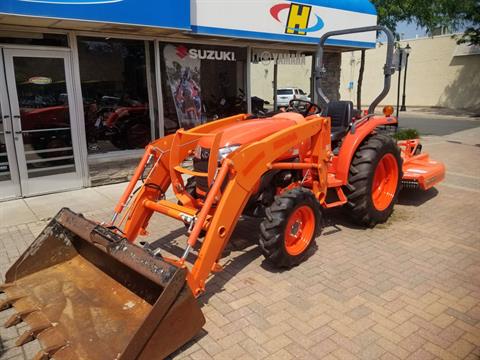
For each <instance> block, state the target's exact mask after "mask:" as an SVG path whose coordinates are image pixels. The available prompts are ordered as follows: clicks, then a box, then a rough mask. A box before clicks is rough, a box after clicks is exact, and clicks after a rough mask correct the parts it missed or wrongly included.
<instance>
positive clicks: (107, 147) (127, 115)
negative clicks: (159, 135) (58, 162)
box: [78, 37, 151, 154]
mask: <svg viewBox="0 0 480 360" xmlns="http://www.w3.org/2000/svg"><path fill="white" fill-rule="evenodd" d="M148 46H149V44H148V42H146V41H141V40H121V39H111V38H96V37H79V38H78V52H79V61H80V78H81V85H82V95H83V103H84V111H85V128H86V136H87V145H88V153H89V154H96V153H105V152H110V151H118V150H127V149H140V148H144V147H145V146H146V145H147V144H148V143H149V142H150V140H151V133H150V125H151V121H150V113H149V103H148V83H147V68H146V56H147V55H146V52H147V50H146V49H148Z"/></svg>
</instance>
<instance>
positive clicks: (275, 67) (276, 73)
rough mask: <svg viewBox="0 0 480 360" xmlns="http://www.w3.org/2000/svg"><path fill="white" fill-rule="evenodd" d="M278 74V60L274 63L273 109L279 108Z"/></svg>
mask: <svg viewBox="0 0 480 360" xmlns="http://www.w3.org/2000/svg"><path fill="white" fill-rule="evenodd" d="M277 75H278V65H277V62H276V61H275V63H274V64H273V111H276V110H277Z"/></svg>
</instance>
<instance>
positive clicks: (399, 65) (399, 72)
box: [396, 49, 403, 119]
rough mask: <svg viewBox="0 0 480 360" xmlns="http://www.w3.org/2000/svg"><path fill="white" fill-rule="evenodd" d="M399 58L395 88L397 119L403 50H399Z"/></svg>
mask: <svg viewBox="0 0 480 360" xmlns="http://www.w3.org/2000/svg"><path fill="white" fill-rule="evenodd" d="M399 51H400V56H399V60H398V88H397V114H396V117H397V119H398V111H399V109H400V85H401V83H402V61H403V50H402V49H399Z"/></svg>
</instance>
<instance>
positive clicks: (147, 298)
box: [0, 26, 445, 360]
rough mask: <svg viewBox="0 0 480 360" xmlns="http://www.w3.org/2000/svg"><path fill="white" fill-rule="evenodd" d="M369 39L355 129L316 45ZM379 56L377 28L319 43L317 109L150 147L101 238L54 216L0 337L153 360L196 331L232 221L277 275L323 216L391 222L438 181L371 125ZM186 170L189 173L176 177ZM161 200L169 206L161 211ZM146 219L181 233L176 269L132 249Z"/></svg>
mask: <svg viewBox="0 0 480 360" xmlns="http://www.w3.org/2000/svg"><path fill="white" fill-rule="evenodd" d="M380 30H381V31H384V32H385V33H386V35H387V38H388V40H389V41H388V50H387V58H386V64H385V68H384V75H385V85H384V89H383V91H382V93H381V94H380V95H379V96H378V97H377V98H376V99H375V100H374V102H373V103H372V105H371V106H370V108H369V111H368V114H366V115H365V116H362V117H356V116H355V114H354V112H353V106H352V103H351V102H348V101H329V100H328V99H327V97H326V96H325V95H324V93H323V91H322V89H321V86H320V83H321V75H322V73H321V69H322V57H323V45H324V43H325V40H326V39H327V38H329V37H331V36H339V35H344V34H347V33H358V32H364V31H380ZM392 53H393V37H392V34H391V33H390V31H389V30H388V29H385V28H383V27H379V26H375V27H367V28H358V29H351V30H345V31H335V32H330V33H327V34H325V35H324V36H323V37H322V39H321V41H320V45H319V48H318V53H317V60H316V79H317V90H316V91H317V97H318V99H319V102H320V103H319V104H318V105H317V104H314V103H311V102H306V101H299V100H293V101H292V102H291V103H290V106H289V107H288V109H287V110H286V111H285V112H278V113H275V114H267V115H265V116H263V117H260V118H259V117H254V116H251V115H248V114H240V115H235V116H231V117H228V118H225V119H221V120H218V121H214V122H210V123H207V124H203V125H201V126H198V127H196V128H193V129H190V130H188V131H185V130H183V129H180V130H178V131H177V132H176V133H175V134H172V135H169V136H167V137H164V138H161V139H158V140H155V141H153V142H152V143H151V144H149V145H148V146H147V147H146V150H145V154H144V156H143V157H142V159H141V161H140V164H139V165H138V168H137V169H136V172H135V174H134V176H133V178H132V179H131V181H130V183H129V184H128V186H127V188H126V189H125V192H124V194H123V196H122V197H121V199H120V201H119V202H118V204H117V206H116V208H115V210H114V215H113V217H112V220H111V222H110V223H109V224H104V223H96V222H94V221H91V220H88V219H86V218H85V217H83V216H82V215H80V214H76V213H74V212H72V211H71V210H69V209H66V208H64V209H62V210H60V212H59V213H58V214H57V215H56V216H55V218H53V219H52V220H51V222H50V223H49V224H48V225H47V227H46V228H45V229H44V230H43V232H42V233H41V234H40V235H39V236H38V238H37V239H36V240H35V241H34V242H33V243H32V244H31V245H30V247H29V248H28V249H27V250H26V251H25V252H24V253H23V254H22V255H21V257H20V258H19V259H18V260H17V262H15V264H13V265H12V266H11V268H10V269H9V270H8V272H7V274H6V283H5V284H3V285H2V286H1V289H2V291H3V292H4V293H5V296H4V300H3V301H2V302H1V303H0V309H2V310H4V309H7V308H9V307H13V308H14V314H13V315H12V316H11V317H10V318H9V319H8V321H7V322H6V324H5V325H6V326H7V327H8V326H13V325H15V324H18V323H20V322H22V321H23V322H25V323H26V324H27V325H28V329H27V330H26V331H25V332H24V333H23V335H21V336H20V338H19V339H18V340H17V344H18V345H23V344H25V343H26V342H28V341H31V340H33V339H35V338H36V339H38V340H39V341H40V343H41V345H42V350H41V351H40V352H39V353H38V354H37V355H36V358H35V359H37V360H39V359H49V358H52V359H99V360H107V359H161V358H164V357H166V356H168V355H169V354H171V353H172V352H173V351H175V350H176V349H178V348H179V347H180V346H182V345H183V344H185V343H186V342H187V341H188V340H189V339H191V338H192V337H193V336H195V334H196V333H198V331H199V330H200V329H201V327H202V326H203V324H204V322H205V319H204V317H203V314H202V312H201V310H200V308H199V305H198V304H197V301H196V298H197V297H198V296H200V295H202V293H204V291H205V286H206V283H207V279H208V278H209V276H210V275H211V273H212V272H217V271H221V270H222V266H221V264H220V262H221V258H222V251H223V250H224V248H225V246H226V245H227V243H228V241H229V239H230V236H231V234H232V232H233V231H234V229H235V226H236V224H237V222H238V219H239V218H240V216H242V215H249V216H256V217H261V218H262V219H263V221H262V223H261V225H260V236H259V239H258V241H259V246H260V249H261V251H262V252H263V254H264V255H265V257H266V259H267V261H269V262H271V263H272V264H274V265H276V266H278V267H283V268H290V267H292V266H296V265H299V264H300V263H301V262H302V261H304V260H306V259H307V256H308V254H309V252H310V250H311V248H312V245H313V243H314V241H315V238H316V236H317V235H319V233H320V230H321V226H322V212H323V209H328V208H333V207H339V206H343V207H345V209H346V211H348V213H349V214H350V217H351V218H352V220H354V221H356V222H358V223H360V224H362V225H365V226H369V227H371V226H374V225H375V224H377V223H381V222H384V221H386V220H387V219H388V217H389V216H390V215H391V213H392V211H393V206H394V204H395V201H396V198H397V195H398V192H399V190H400V187H401V185H402V183H403V184H405V185H406V186H407V187H416V188H420V189H424V190H425V189H428V188H430V187H432V186H434V185H435V184H437V183H438V182H439V181H441V180H442V179H443V177H444V173H445V168H444V166H443V164H441V163H439V162H436V161H432V160H430V159H429V157H428V155H426V154H423V153H421V146H420V144H419V142H418V140H411V141H403V142H400V143H397V142H396V141H394V140H393V138H392V137H391V136H389V133H390V132H389V130H392V129H393V130H394V129H395V128H396V126H397V119H396V118H395V117H393V116H392V111H391V110H392V109H391V108H389V107H386V108H385V109H384V114H383V115H375V114H374V110H375V107H376V106H377V105H378V104H379V103H380V101H381V100H382V99H383V98H384V97H385V95H386V94H387V92H388V90H389V88H390V79H391V75H392V74H393V72H394V69H393V67H392ZM186 158H193V169H191V168H186V167H183V166H182V164H183V162H184V160H185V159H186ZM139 180H142V182H141V183H140V185H137V183H138V181H139ZM169 187H171V189H172V190H173V192H174V193H175V196H176V200H175V201H168V200H167V199H166V198H165V193H166V192H167V189H169ZM154 213H160V214H163V215H166V216H169V217H171V218H174V219H177V220H179V221H180V222H183V223H184V224H185V226H186V229H187V232H188V240H187V244H186V246H185V249H184V252H183V255H182V256H181V257H179V258H171V257H167V256H166V255H165V254H162V253H161V252H160V251H159V250H160V249H152V248H151V247H149V246H141V245H140V243H139V242H137V239H138V237H139V236H141V235H144V234H146V232H147V228H148V224H149V220H150V218H151V216H152V215H153V214H154ZM191 257H194V258H195V261H193V262H190V261H187V258H188V259H189V258H191Z"/></svg>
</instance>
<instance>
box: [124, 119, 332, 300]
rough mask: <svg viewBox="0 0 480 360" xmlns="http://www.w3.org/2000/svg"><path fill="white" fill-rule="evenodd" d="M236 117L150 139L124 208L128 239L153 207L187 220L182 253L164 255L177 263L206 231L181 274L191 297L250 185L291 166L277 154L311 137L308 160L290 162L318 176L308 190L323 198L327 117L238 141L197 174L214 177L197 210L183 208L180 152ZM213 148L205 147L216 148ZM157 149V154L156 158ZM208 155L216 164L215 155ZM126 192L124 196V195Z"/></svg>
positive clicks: (142, 230)
mask: <svg viewBox="0 0 480 360" xmlns="http://www.w3.org/2000/svg"><path fill="white" fill-rule="evenodd" d="M242 119H243V117H233V118H229V119H226V120H224V121H221V122H220V123H210V124H207V125H205V126H202V127H198V128H195V129H192V130H190V131H183V130H181V131H179V132H177V134H176V135H175V136H173V137H167V138H164V139H159V140H157V141H155V142H153V143H152V144H151V145H150V146H151V147H152V149H153V150H152V151H153V152H154V153H155V155H154V159H155V163H154V165H153V167H152V170H151V171H150V173H149V174H148V176H147V177H146V179H145V180H144V184H143V186H142V188H141V189H140V190H139V191H138V194H137V195H136V198H135V200H134V202H133V205H132V206H131V207H130V208H129V210H128V215H127V219H126V224H125V227H124V230H123V232H124V234H125V235H126V237H127V238H128V239H129V240H130V241H134V240H135V239H136V237H137V236H138V235H139V234H142V233H145V232H146V228H147V225H148V220H149V219H150V217H151V215H152V214H153V212H160V213H163V214H165V215H168V216H171V217H173V218H176V219H178V220H182V221H184V222H186V221H187V220H188V221H193V224H192V225H194V226H193V227H192V229H191V232H190V236H189V239H188V242H187V249H186V251H185V254H184V256H183V257H182V258H181V259H167V260H168V261H170V262H171V263H173V264H175V265H177V266H179V267H186V265H185V263H184V260H185V259H186V257H187V256H188V253H189V251H190V249H192V248H193V247H194V246H195V243H196V240H197V238H198V235H199V233H200V231H201V230H202V229H203V230H206V235H205V239H204V240H203V242H202V246H201V248H200V250H199V253H198V257H197V259H196V261H195V263H194V264H193V267H192V269H191V270H190V271H189V272H188V275H187V282H188V284H189V286H190V288H191V290H192V292H193V294H194V295H195V296H198V295H200V294H201V293H202V292H203V291H204V290H205V282H206V279H207V278H208V276H209V274H210V272H211V271H212V270H213V269H214V268H215V267H216V266H217V262H218V260H219V259H220V257H221V255H222V252H223V250H224V248H225V246H226V244H227V243H228V240H229V238H230V236H231V234H232V232H233V230H234V228H235V225H236V224H237V221H238V219H239V217H240V215H241V214H242V211H243V209H244V207H245V205H246V203H247V201H248V200H249V198H250V196H251V194H252V192H253V191H254V189H255V184H256V183H257V182H258V180H259V179H260V178H261V176H262V175H263V174H265V173H266V172H267V171H269V170H271V169H272V168H274V167H275V168H288V167H290V166H291V163H286V164H283V163H275V160H276V159H278V158H279V157H280V156H281V155H282V154H284V153H285V152H287V151H288V150H289V149H291V148H292V147H293V146H295V145H296V144H298V143H300V142H302V141H303V140H306V139H312V144H313V146H312V153H311V154H310V162H309V163H305V164H295V166H303V169H305V170H307V169H311V170H312V171H315V172H317V173H318V176H317V177H316V178H317V179H318V181H316V183H315V186H314V188H313V189H312V190H313V191H314V193H315V194H316V196H317V198H318V199H319V200H323V198H324V196H325V193H326V187H327V180H326V179H327V171H326V169H327V162H328V160H329V156H330V137H329V134H330V121H329V119H328V118H321V117H317V118H314V119H311V120H308V121H305V122H302V123H300V124H298V125H294V126H291V127H289V128H286V129H284V130H282V131H279V132H277V133H274V134H272V135H270V136H268V137H266V138H264V139H262V140H260V141H256V142H254V143H251V144H246V145H244V146H242V147H241V148H239V149H238V150H237V151H235V152H234V153H232V154H231V155H230V156H228V157H227V158H226V159H225V160H224V161H223V162H222V166H221V168H217V167H215V169H213V167H212V166H209V173H208V174H203V176H206V177H208V178H209V179H210V178H211V179H214V181H213V184H212V185H211V187H210V190H209V192H208V195H207V197H206V199H205V202H204V203H203V206H202V207H201V208H200V209H199V210H198V211H197V209H195V208H192V207H189V205H190V204H189V200H188V199H186V197H188V196H189V195H188V194H187V193H186V191H185V188H184V186H183V180H182V178H181V174H182V173H186V174H190V175H191V170H187V169H182V168H181V166H180V165H181V162H182V161H183V159H184V157H185V156H187V155H188V154H192V153H193V150H194V149H195V146H196V145H197V143H198V139H199V138H200V137H202V136H207V134H209V133H212V130H213V129H216V128H218V127H220V126H222V124H221V123H222V122H223V124H225V122H227V123H229V122H232V121H241V120H242ZM214 137H215V140H214V141H213V144H214V147H215V146H218V134H217V135H215V136H214ZM169 146H170V149H169V148H168V147H169ZM217 150H218V149H215V150H212V151H211V152H213V153H216V152H217ZM157 153H158V154H157ZM159 154H162V156H163V157H162V158H159ZM213 158H214V159H213V161H214V162H215V163H217V159H216V156H213ZM211 161H212V160H211ZM197 175H199V174H197ZM200 175H201V174H200ZM133 180H134V179H133ZM170 181H171V183H172V187H173V190H174V192H175V194H176V196H177V198H178V199H179V200H180V202H181V203H182V204H183V205H178V204H176V203H172V202H169V201H166V200H164V199H163V194H164V192H165V190H166V188H165V185H167V184H170ZM225 182H226V186H225ZM222 186H224V189H223V190H221V188H222ZM167 187H168V185H167ZM129 196H130V195H128V196H127V195H124V197H127V198H128V197H129Z"/></svg>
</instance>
